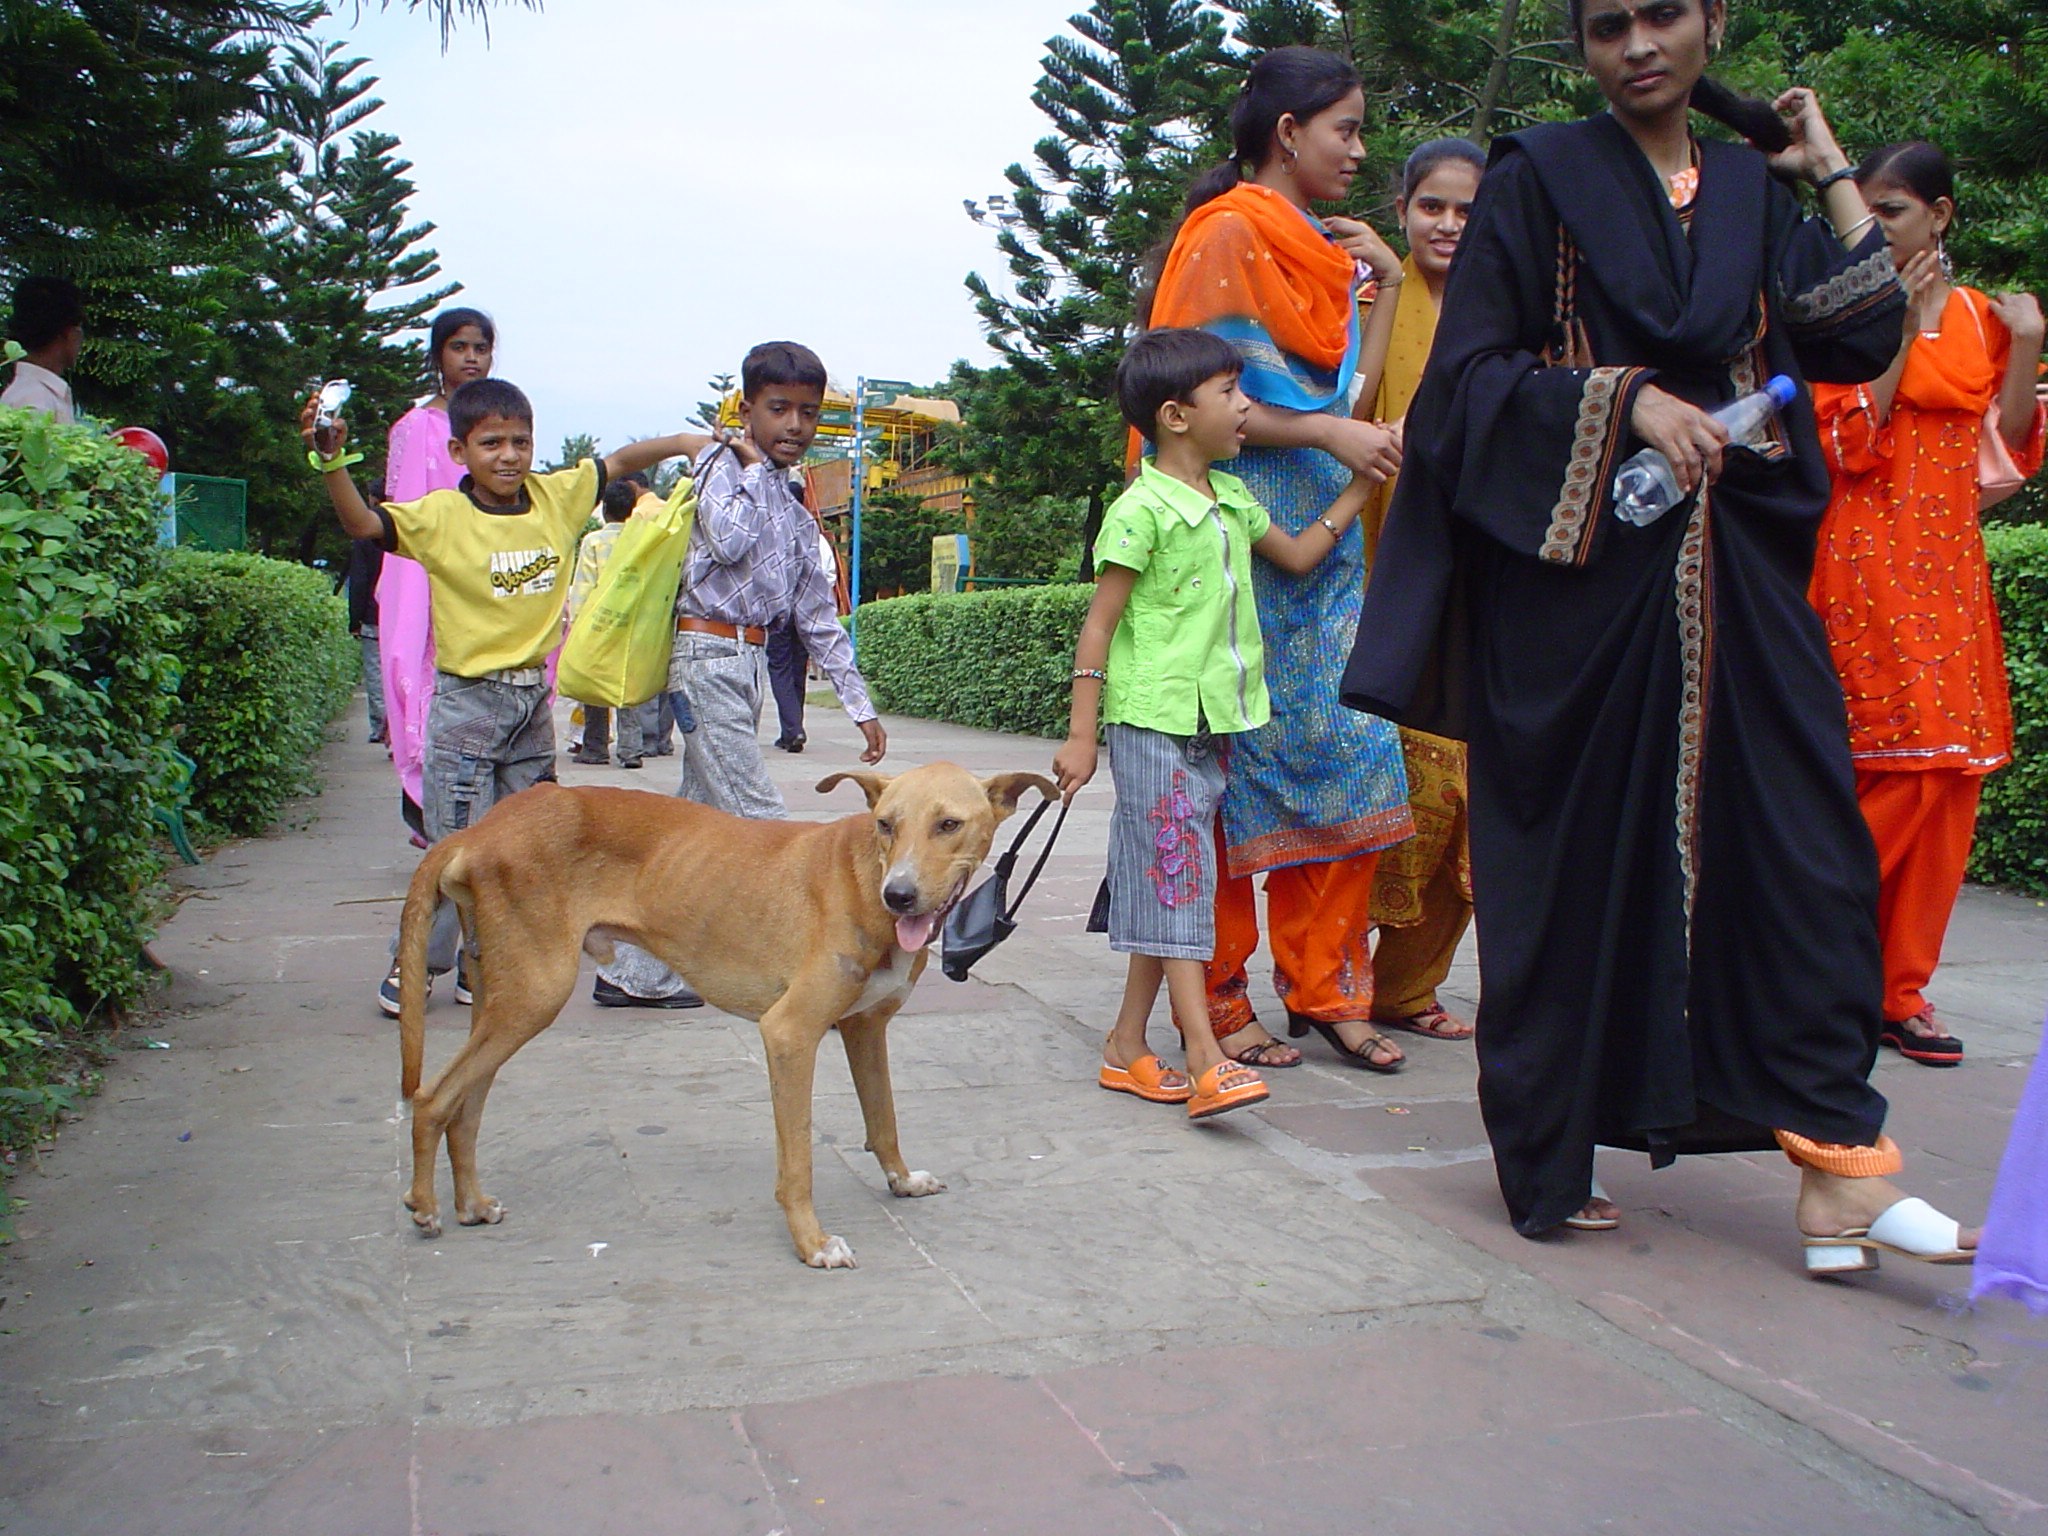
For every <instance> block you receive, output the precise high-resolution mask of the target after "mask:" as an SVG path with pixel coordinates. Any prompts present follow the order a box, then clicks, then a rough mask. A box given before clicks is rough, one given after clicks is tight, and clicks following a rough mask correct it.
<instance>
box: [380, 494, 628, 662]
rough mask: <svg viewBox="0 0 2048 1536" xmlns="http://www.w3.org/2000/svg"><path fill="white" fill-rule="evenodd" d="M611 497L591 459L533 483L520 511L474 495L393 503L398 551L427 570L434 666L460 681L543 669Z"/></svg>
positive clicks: (387, 508) (390, 511) (389, 508)
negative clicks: (603, 499) (605, 496)
mask: <svg viewBox="0 0 2048 1536" xmlns="http://www.w3.org/2000/svg"><path fill="white" fill-rule="evenodd" d="M603 489H604V471H603V470H602V469H601V468H600V467H599V465H598V463H597V461H596V460H595V459H585V460H584V461H583V462H582V463H580V464H577V465H575V466H574V467H572V468H569V469H558V470H556V471H554V472H553V473H552V474H544V475H528V476H527V477H526V481H525V484H524V485H523V486H522V487H521V505H519V506H516V507H507V508H504V509H502V510H500V509H498V508H487V507H483V506H480V505H479V504H478V503H476V502H475V501H473V500H471V499H470V496H469V494H468V493H467V492H466V491H430V492H428V494H426V495H425V496H422V497H420V498H419V499H418V500H417V501H396V502H386V503H385V504H384V512H385V515H386V516H387V517H389V518H390V520H391V534H392V547H393V549H394V551H395V552H396V553H398V554H401V555H405V556H407V557H408V558H410V559H413V560H417V561H419V563H420V564H421V565H423V566H425V567H426V568H427V583H428V593H429V606H430V608H431V609H432V612H433V618H434V665H435V666H436V667H437V668H439V669H440V670H441V671H443V672H452V673H454V674H455V675H456V676H457V677H482V676H484V675H485V674H486V673H489V672H499V671H505V670H508V669H513V668H522V667H537V666H540V665H541V664H542V663H543V662H545V661H546V660H547V657H548V652H550V651H552V650H553V649H554V648H555V647H556V646H557V645H558V644H560V643H561V639H562V604H563V602H564V601H565V600H566V599H567V597H568V595H569V572H570V569H571V562H572V561H574V559H575V558H576V541H577V538H578V537H579V536H580V535H581V534H582V532H583V525H584V524H585V523H586V522H588V521H589V520H590V514H591V511H592V510H593V509H594V508H595V507H596V506H597V498H598V495H599V493H600V492H601V491H602V490H603Z"/></svg>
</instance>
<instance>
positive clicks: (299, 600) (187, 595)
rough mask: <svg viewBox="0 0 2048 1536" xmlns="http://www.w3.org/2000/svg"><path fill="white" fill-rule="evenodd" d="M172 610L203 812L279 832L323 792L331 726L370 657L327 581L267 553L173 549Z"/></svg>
mask: <svg viewBox="0 0 2048 1536" xmlns="http://www.w3.org/2000/svg"><path fill="white" fill-rule="evenodd" d="M164 604H165V608H166V610H167V611H168V613H169V615H170V619H171V623H172V626H173V635H172V640H171V647H172V649H173V651H175V653H176V654H177V658H178V666H179V670H180V680H179V685H178V706H177V713H178V721H179V724H180V725H182V726H183V728H184V730H183V734H182V735H181V736H180V737H179V739H178V745H179V747H180V748H182V749H183V750H184V752H185V753H186V754H187V755H188V756H190V757H191V758H192V760H193V762H194V763H196V764H197V765H198V766H197V768H196V769H195V771H194V774H193V782H192V802H191V803H192V809H193V810H194V811H195V812H196V813H197V814H198V815H199V817H200V818H201V819H202V820H203V821H205V822H206V823H207V825H209V826H211V827H214V828H218V829H219V830H221V831H226V832H235V833H242V834H254V833H258V832H261V831H262V830H263V829H264V828H266V827H268V826H269V825H270V823H271V821H272V820H273V819H274V818H275V817H276V815H277V812H278V808H279V807H280V806H282V805H283V804H284V802H285V801H286V800H288V799H289V798H291V797H292V796H293V795H296V794H300V793H303V792H304V791H306V790H310V789H314V788H317V787H318V782H319V781H318V779H317V778H316V777H315V773H314V763H315V761H316V759H317V758H318V756H319V752H320V747H321V745H322V743H323V742H324V741H325V740H326V738H327V725H328V722H329V721H331V720H333V719H334V717H335V716H336V715H338V714H340V713H341V711H342V709H343V707H344V706H346V704H347V703H348V698H349V694H350V692H351V691H352V690H353V688H354V686H355V682H356V679H357V678H358V677H360V676H361V675H362V655H361V652H360V650H359V649H358V647H357V644H356V642H355V641H354V640H352V639H350V638H349V633H348V609H347V606H346V605H345V603H344V602H343V600H342V599H341V598H339V597H337V596H336V595H335V593H334V590H333V588H332V586H331V585H330V584H329V583H328V580H327V578H326V577H324V576H322V575H321V574H320V573H319V572H317V571H314V570H312V569H310V568H309V567H306V566H303V565H293V564H290V563H288V562H286V561H283V560H271V559H267V558H265V557H264V556H262V555H239V554H210V553H207V552H205V551H202V550H193V549H180V550H176V551H173V552H172V554H171V557H170V559H169V561H168V562H167V563H166V566H165V571H164Z"/></svg>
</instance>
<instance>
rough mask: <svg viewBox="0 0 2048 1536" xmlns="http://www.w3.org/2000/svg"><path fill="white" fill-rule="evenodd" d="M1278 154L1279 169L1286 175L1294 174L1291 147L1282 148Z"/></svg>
mask: <svg viewBox="0 0 2048 1536" xmlns="http://www.w3.org/2000/svg"><path fill="white" fill-rule="evenodd" d="M1280 155H1281V160H1280V169H1281V170H1282V171H1283V172H1284V173H1286V174H1287V175H1289V176H1292V175H1293V174H1294V151H1293V150H1291V149H1282V150H1281V151H1280Z"/></svg>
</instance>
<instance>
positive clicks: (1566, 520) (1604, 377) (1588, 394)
mask: <svg viewBox="0 0 2048 1536" xmlns="http://www.w3.org/2000/svg"><path fill="white" fill-rule="evenodd" d="M1641 371H1642V370H1640V369H1637V368H1594V369H1590V370H1588V372H1587V374H1586V387H1585V388H1584V390H1582V391H1581V392H1580V394H1579V419H1578V423H1577V425H1576V426H1574V427H1573V428H1572V452H1571V458H1570V459H1569V460H1567V461H1566V464H1565V470H1564V488H1563V489H1562V490H1561V491H1559V492H1558V496H1557V505H1556V506H1554V507H1552V508H1551V509H1550V528H1549V531H1548V532H1547V534H1546V535H1545V537H1544V540H1543V547H1542V548H1541V549H1539V550H1538V551H1537V552H1536V558H1537V559H1539V560H1548V561H1550V562H1551V563H1552V564H1555V565H1583V564H1584V563H1585V560H1586V555H1587V552H1588V549H1589V547H1590V546H1589V544H1588V540H1587V537H1586V535H1587V533H1588V532H1589V531H1590V528H1591V525H1592V520H1593V513H1594V511H1595V509H1597V508H1598V507H1599V505H1600V498H1601V497H1602V496H1603V495H1604V494H1605V491H1606V481H1607V475H1608V468H1609V465H1610V463H1611V461H1612V460H1613V458H1614V447H1615V443H1616V442H1617V441H1618V438H1619V434H1618V433H1616V431H1615V425H1616V423H1615V419H1614V416H1615V410H1614V408H1615V406H1616V404H1617V403H1618V402H1619V401H1620V400H1621V399H1622V397H1623V395H1624V394H1625V393H1626V385H1627V383H1628V380H1629V379H1630V378H1631V377H1632V376H1633V375H1635V374H1637V373H1639V372H1641Z"/></svg>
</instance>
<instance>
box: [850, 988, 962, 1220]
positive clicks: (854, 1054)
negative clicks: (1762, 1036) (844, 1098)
mask: <svg viewBox="0 0 2048 1536" xmlns="http://www.w3.org/2000/svg"><path fill="white" fill-rule="evenodd" d="M901 1006H902V1004H901V1002H887V1003H879V1004H877V1005H876V1006H875V1007H873V1008H870V1009H869V1010H868V1011H867V1012H866V1013H857V1014H855V1015H854V1016H853V1017H852V1018H850V1019H841V1020H840V1021H839V1038H840V1040H841V1041H843V1042H844V1043H845V1046H846V1065H847V1067H848V1068H849V1069H850V1070H851V1071H852V1073H853V1090H854V1092H855V1093H857V1094H859V1095H860V1112H861V1118H862V1119H863V1120H865V1121H866V1122H867V1129H868V1150H869V1151H870V1152H872V1153H874V1154H875V1161H876V1162H878V1163H880V1164H881V1165H882V1172H883V1173H884V1174H885V1175H887V1176H888V1180H889V1193H891V1194H892V1195H903V1196H911V1195H936V1194H937V1193H938V1192H939V1191H940V1190H942V1189H944V1188H945V1187H946V1186H945V1185H944V1184H942V1183H940V1182H939V1181H938V1180H937V1179H935V1178H934V1177H932V1175H930V1174H929V1173H926V1172H925V1171H924V1170H923V1169H922V1168H920V1169H917V1170H915V1171H912V1169H911V1168H910V1166H909V1165H908V1164H907V1163H905V1162H904V1161H903V1153H902V1151H901V1149H900V1148H898V1146H897V1145H896V1092H895V1089H894V1088H892V1087H891V1086H890V1083H889V1032H888V1031H889V1020H890V1019H892V1018H893V1017H895V1014H896V1010H897V1009H898V1008H900V1007H901Z"/></svg>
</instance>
